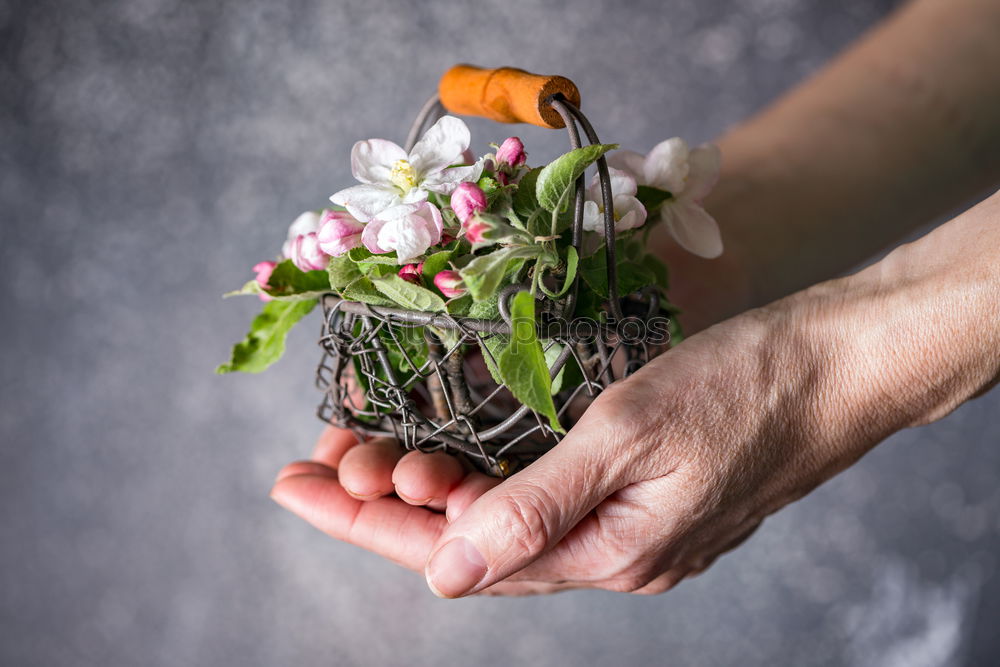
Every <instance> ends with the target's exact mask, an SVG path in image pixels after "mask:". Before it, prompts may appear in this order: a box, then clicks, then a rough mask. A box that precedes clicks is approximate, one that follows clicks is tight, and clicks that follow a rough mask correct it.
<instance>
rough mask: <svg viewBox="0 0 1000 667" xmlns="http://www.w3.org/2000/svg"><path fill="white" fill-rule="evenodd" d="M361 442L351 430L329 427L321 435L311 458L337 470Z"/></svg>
mask: <svg viewBox="0 0 1000 667" xmlns="http://www.w3.org/2000/svg"><path fill="white" fill-rule="evenodd" d="M359 442H361V441H360V439H359V438H358V436H357V435H355V434H354V432H353V431H351V430H350V429H346V428H337V427H336V426H327V427H326V428H325V429H323V432H322V433H321V434H320V436H319V440H318V441H317V442H316V447H315V448H314V449H313V453H312V457H311V458H312V460H313V461H318V462H320V463H323V464H325V465H327V466H329V467H331V468H333V469H334V470H336V469H337V467H338V466H340V459H342V458H343V456H344V454H345V453H346V452H347V450H349V449H350V448H351V447H354V446H355V445H357V444H358V443H359Z"/></svg>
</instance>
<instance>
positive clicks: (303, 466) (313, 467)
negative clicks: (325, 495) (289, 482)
mask: <svg viewBox="0 0 1000 667" xmlns="http://www.w3.org/2000/svg"><path fill="white" fill-rule="evenodd" d="M293 475H320V476H325V477H336V476H337V471H336V470H334V469H333V468H331V467H330V466H326V465H323V464H322V463H317V462H316V461H295V462H293V463H289V464H288V465H286V466H285V467H284V468H282V469H281V470H280V471H279V472H278V477H277V479H275V480H274V481H275V483H277V482H280V481H281V480H283V479H285V478H286V477H292V476H293Z"/></svg>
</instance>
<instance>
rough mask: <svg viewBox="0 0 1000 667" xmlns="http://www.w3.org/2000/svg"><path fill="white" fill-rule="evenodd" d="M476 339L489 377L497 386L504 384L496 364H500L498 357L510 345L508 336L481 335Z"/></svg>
mask: <svg viewBox="0 0 1000 667" xmlns="http://www.w3.org/2000/svg"><path fill="white" fill-rule="evenodd" d="M476 338H477V340H478V341H479V347H480V348H482V353H483V360H484V361H485V362H486V368H487V369H488V370H489V372H490V375H491V376H493V381H494V382H496V383H497V384H498V385H502V384H504V379H503V378H502V377H501V376H500V369H499V368H498V367H497V364H498V363H500V355H501V354H502V353H503V351H504V350H506V349H507V346H508V345H510V336H508V335H506V334H488V333H481V334H479V335H478V336H476Z"/></svg>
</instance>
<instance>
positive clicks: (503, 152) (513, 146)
mask: <svg viewBox="0 0 1000 667" xmlns="http://www.w3.org/2000/svg"><path fill="white" fill-rule="evenodd" d="M495 157H496V165H495V166H496V175H497V180H498V181H500V184H501V185H509V184H510V183H512V182H514V181H516V180H517V178H516V177H517V173H518V171H520V167H521V166H522V165H524V163H525V161H526V160H527V159H528V154H527V153H525V152H524V144H523V143H521V140H520V139H519V138H517V137H507V138H506V139H504V140H503V143H501V144H500V146H498V147H497V152H496V156H495Z"/></svg>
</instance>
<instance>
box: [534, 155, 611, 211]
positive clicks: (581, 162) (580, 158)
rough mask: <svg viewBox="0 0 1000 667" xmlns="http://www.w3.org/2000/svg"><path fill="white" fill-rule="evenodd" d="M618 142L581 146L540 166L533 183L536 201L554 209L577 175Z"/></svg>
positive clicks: (550, 209)
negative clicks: (540, 168) (536, 178)
mask: <svg viewBox="0 0 1000 667" xmlns="http://www.w3.org/2000/svg"><path fill="white" fill-rule="evenodd" d="M616 148H618V144H594V145H591V146H583V147H582V148H577V149H574V150H571V151H570V152H568V153H565V154H563V155H560V156H559V157H557V158H556V159H555V160H553V161H552V162H550V163H549V164H547V165H546V166H545V167H543V168H542V170H541V172H539V174H538V180H537V181H536V183H535V196H536V197H537V198H538V203H539V204H541V206H542V207H543V208H545V210H547V211H555V210H556V208H557V207H558V206H559V204H560V201H563V200H565V197H564V195H565V193H566V191H567V190H568V189H569V188H570V187H572V185H573V183H574V181H576V179H577V177H579V176H580V174H582V173H583V172H584V170H585V169H586V168H587V167H589V166H590V165H592V164H593V163H594V162H595V161H596V160H597V159H598V158H599V157H601V156H602V155H604V154H605V153H607V152H608V151H610V150H614V149H616Z"/></svg>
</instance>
